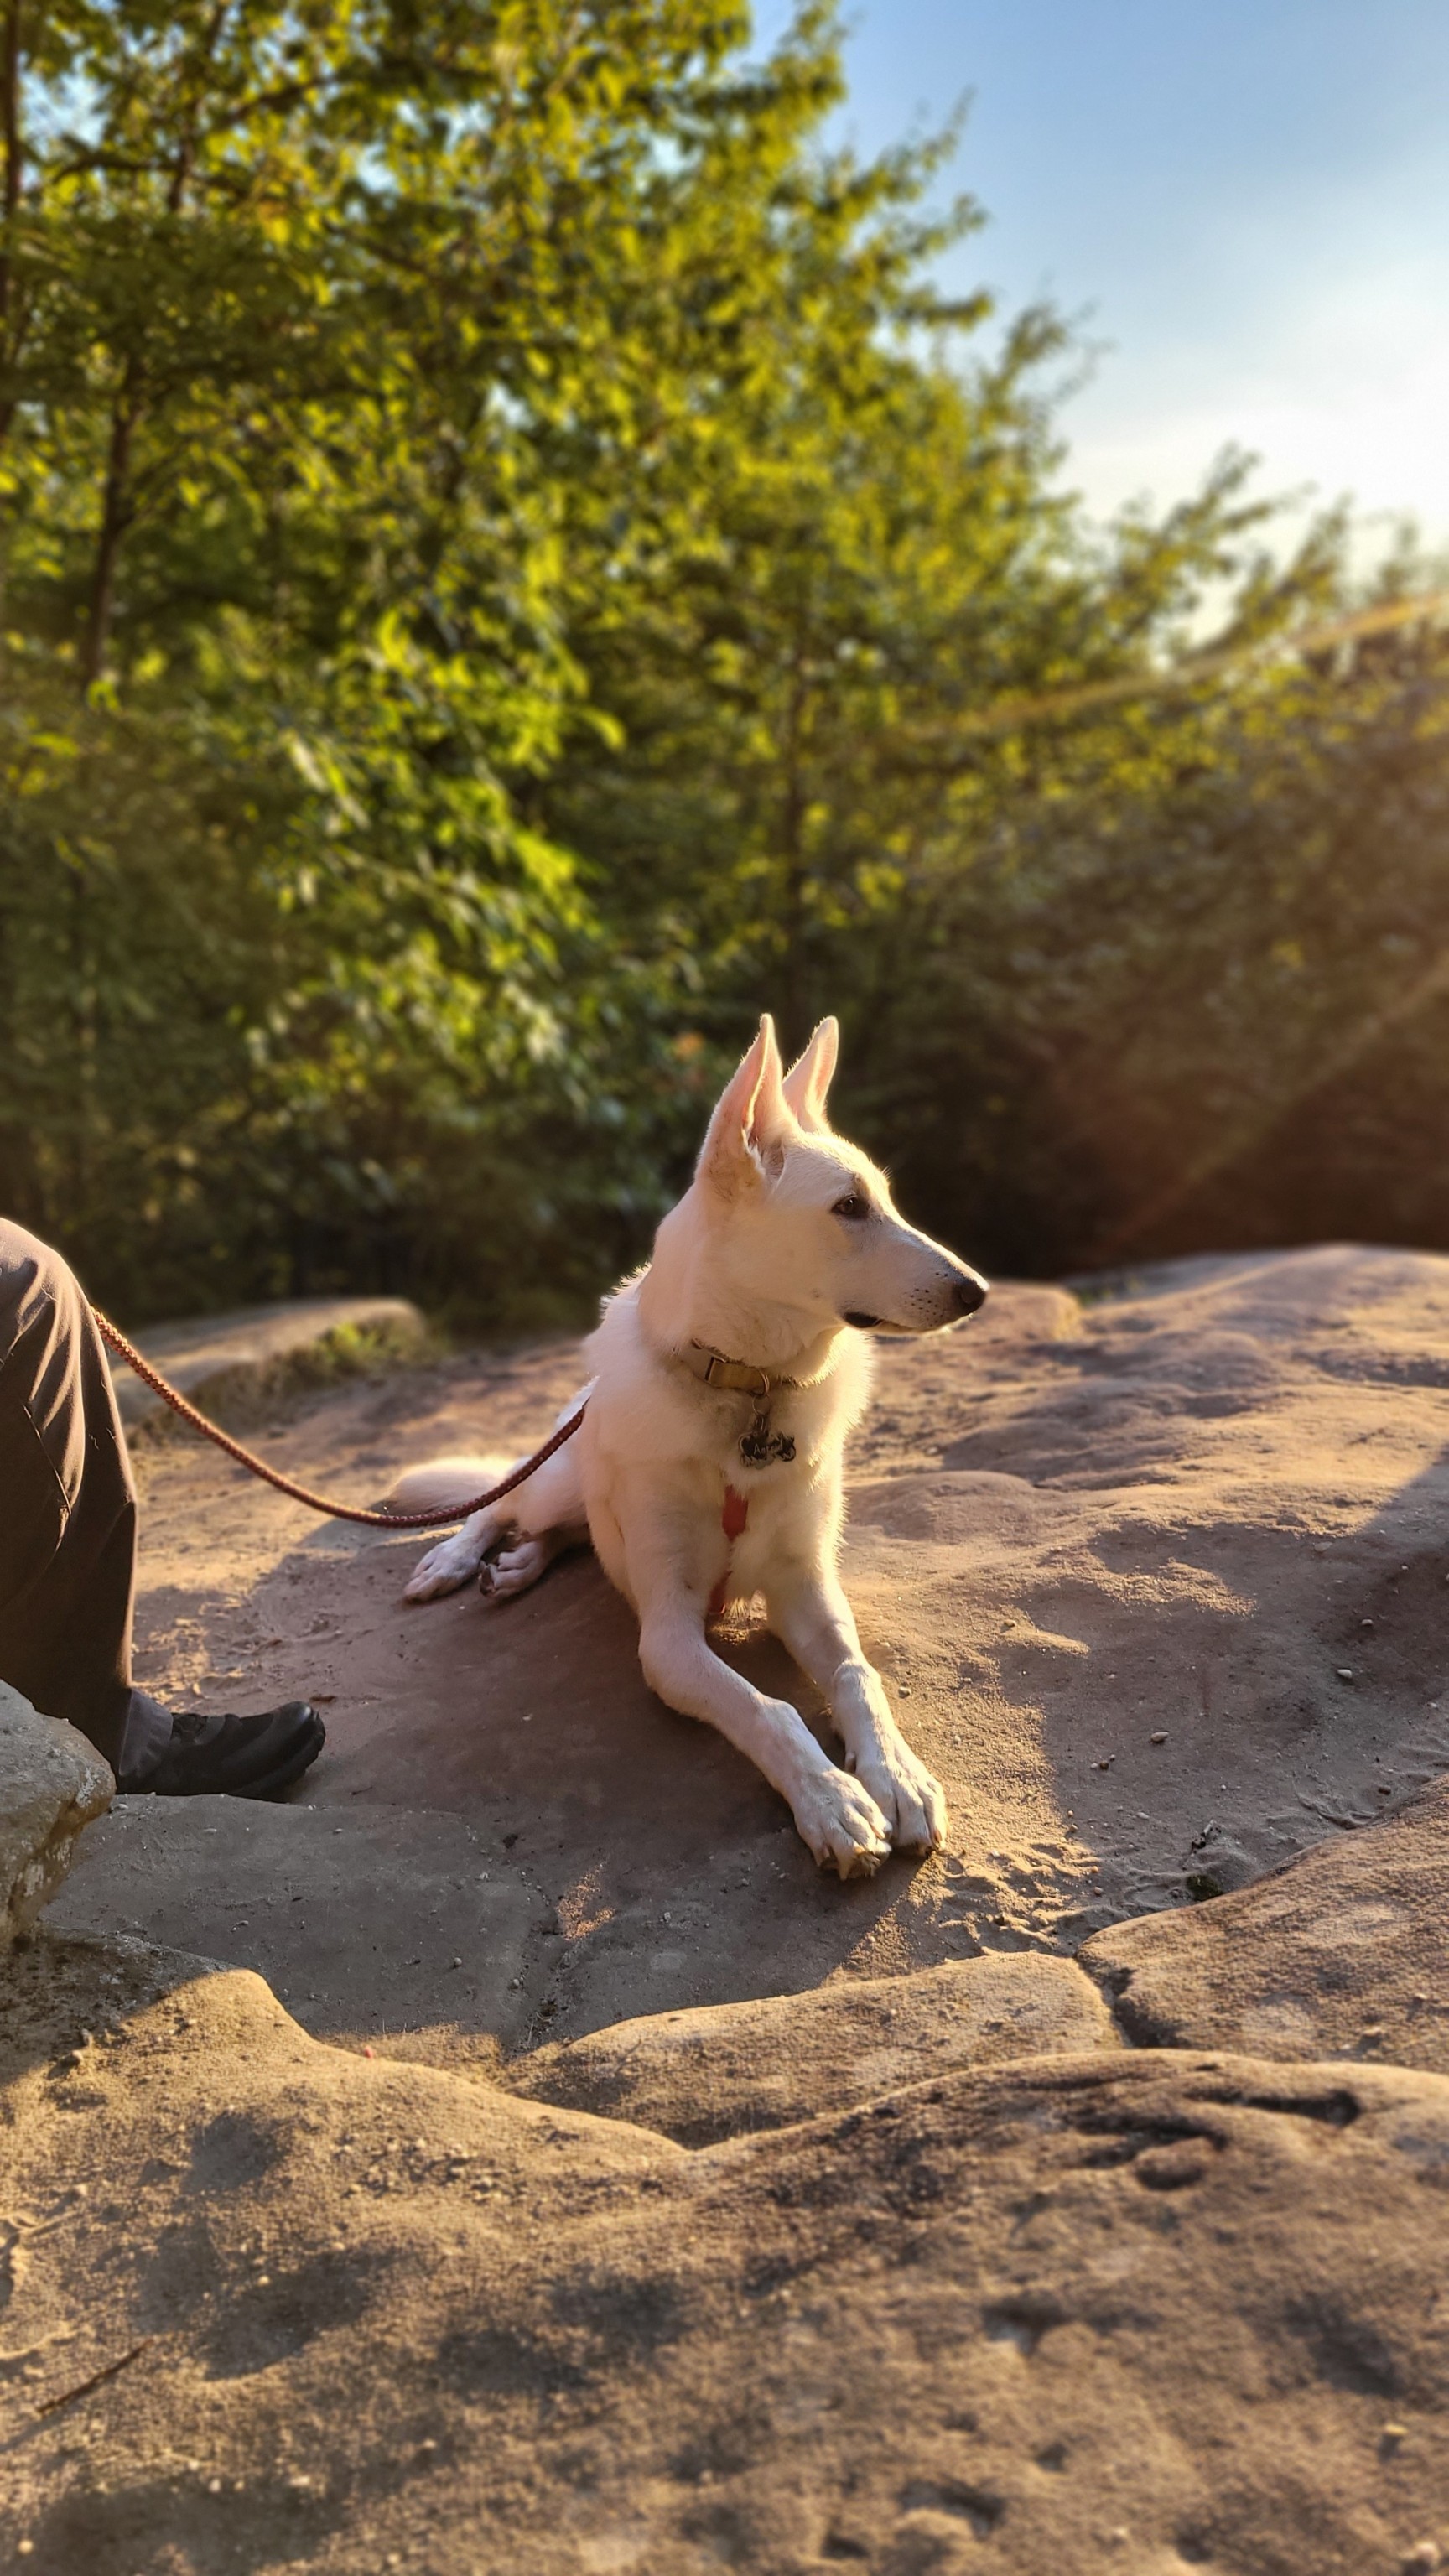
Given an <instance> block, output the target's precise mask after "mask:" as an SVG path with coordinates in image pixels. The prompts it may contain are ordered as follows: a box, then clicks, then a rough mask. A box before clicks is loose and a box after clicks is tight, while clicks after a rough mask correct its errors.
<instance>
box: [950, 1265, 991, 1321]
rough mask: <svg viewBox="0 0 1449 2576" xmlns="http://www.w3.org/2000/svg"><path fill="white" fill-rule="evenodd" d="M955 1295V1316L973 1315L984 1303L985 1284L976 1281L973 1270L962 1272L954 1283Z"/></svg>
mask: <svg viewBox="0 0 1449 2576" xmlns="http://www.w3.org/2000/svg"><path fill="white" fill-rule="evenodd" d="M955 1294H956V1312H957V1314H958V1315H974V1314H975V1313H976V1311H977V1309H978V1307H981V1306H984V1305H985V1303H986V1282H985V1280H984V1279H978V1278H977V1276H976V1273H975V1271H974V1270H963V1271H962V1273H961V1276H960V1278H959V1279H958V1280H957V1282H956V1291H955Z"/></svg>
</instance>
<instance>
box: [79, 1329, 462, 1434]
mask: <svg viewBox="0 0 1449 2576" xmlns="http://www.w3.org/2000/svg"><path fill="white" fill-rule="evenodd" d="M130 1338H131V1340H132V1341H133V1342H134V1343H135V1345H136V1348H137V1350H138V1351H139V1352H140V1353H141V1355H142V1357H143V1358H144V1359H148V1360H150V1361H151V1362H152V1363H153V1364H154V1366H155V1367H156V1368H158V1369H159V1370H160V1371H161V1374H162V1375H163V1377H168V1378H169V1379H170V1380H171V1383H172V1385H173V1386H174V1387H177V1388H179V1389H180V1392H181V1393H182V1394H183V1395H189V1396H190V1398H191V1401H192V1403H193V1404H200V1405H202V1406H203V1407H205V1406H207V1405H213V1406H214V1405H217V1404H223V1405H227V1404H230V1405H233V1406H234V1405H236V1404H238V1403H240V1404H241V1405H242V1406H243V1408H246V1407H247V1405H248V1404H249V1403H254V1402H256V1401H259V1400H260V1399H261V1398H262V1397H263V1396H264V1395H266V1394H267V1393H268V1392H269V1391H270V1390H271V1389H272V1388H274V1387H276V1386H278V1385H279V1384H282V1383H285V1382H286V1380H287V1379H288V1378H289V1377H292V1378H296V1377H298V1376H305V1374H306V1368H305V1363H306V1362H307V1361H308V1360H309V1359H310V1360H312V1361H314V1362H315V1361H317V1360H318V1359H320V1358H322V1357H323V1356H324V1355H325V1354H326V1352H327V1350H328V1347H329V1345H330V1346H331V1349H332V1354H333V1356H334V1357H335V1358H336V1359H337V1360H339V1361H340V1360H341V1359H342V1358H343V1357H344V1356H345V1353H346V1350H347V1347H348V1345H349V1344H353V1345H357V1344H369V1343H370V1344H373V1345H379V1346H383V1347H386V1348H388V1349H390V1350H392V1351H394V1352H395V1353H397V1354H399V1355H401V1354H403V1353H405V1352H407V1351H409V1350H412V1349H414V1348H417V1347H420V1346H421V1344H422V1343H423V1341H424V1339H425V1333H424V1326H423V1319H422V1316H421V1315H420V1314H419V1312H418V1310H417V1308H416V1306H414V1305H413V1304H411V1302H410V1301H409V1300H408V1299H407V1298H406V1297H298V1298H294V1299H292V1300H291V1301H290V1302H289V1303H285V1304H281V1305H273V1306H239V1307H237V1308H236V1309H235V1310H234V1312H233V1313H231V1314H229V1315H206V1316H203V1317H202V1318H201V1319H200V1321H199V1322H192V1323H183V1324H151V1325H147V1326H145V1327H144V1328H143V1329H142V1330H141V1331H139V1332H136V1333H132V1334H131V1336H130ZM108 1356H109V1357H110V1363H111V1379H112V1383H113V1384H114V1386H115V1390H116V1402H117V1405H118V1406H119V1408H120V1415H121V1420H122V1421H123V1422H124V1424H125V1426H126V1428H127V1430H128V1431H134V1430H135V1429H136V1428H137V1427H138V1426H139V1425H140V1424H141V1423H143V1422H157V1421H161V1420H163V1419H164V1418H165V1415H166V1406H165V1405H164V1404H163V1402H162V1400H161V1398H160V1396H159V1395H156V1394H153V1392H152V1390H151V1388H150V1387H149V1386H147V1385H146V1384H145V1382H144V1381H143V1380H142V1379H141V1378H138V1377H137V1376H136V1374H135V1372H134V1370H133V1369H131V1368H129V1367H128V1366H127V1364H126V1362H125V1361H124V1360H121V1359H117V1358H116V1356H115V1355H114V1353H111V1354H109V1355H108Z"/></svg>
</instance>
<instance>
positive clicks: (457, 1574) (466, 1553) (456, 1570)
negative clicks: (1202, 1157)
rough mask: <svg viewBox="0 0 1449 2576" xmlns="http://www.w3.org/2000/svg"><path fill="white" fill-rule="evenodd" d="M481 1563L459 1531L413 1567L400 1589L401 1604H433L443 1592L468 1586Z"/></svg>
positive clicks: (470, 1544) (474, 1549)
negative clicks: (415, 1602) (401, 1594)
mask: <svg viewBox="0 0 1449 2576" xmlns="http://www.w3.org/2000/svg"><path fill="white" fill-rule="evenodd" d="M482 1562H483V1559H482V1557H481V1556H480V1554H479V1552H478V1549H477V1548H476V1547H475V1546H474V1544H473V1542H472V1540H471V1539H470V1538H467V1537H465V1535H464V1533H463V1531H462V1530H457V1531H455V1532H454V1534H453V1536H452V1537H451V1538H445V1539H441V1540H440V1541H439V1543H438V1545H437V1546H436V1547H430V1548H429V1550H428V1552H427V1555H426V1556H425V1557H423V1558H421V1559H420V1560H419V1562H418V1564H416V1565H415V1566H414V1567H413V1570H412V1573H411V1575H410V1576H409V1577H408V1581H407V1583H406V1585H405V1586H404V1589H403V1599H404V1601H436V1600H437V1598H438V1596H439V1594H440V1593H443V1592H456V1591H457V1589H458V1586H459V1585H460V1584H461V1583H471V1582H472V1580H473V1577H474V1575H475V1574H476V1573H477V1571H478V1568H479V1566H480V1565H481V1564H482Z"/></svg>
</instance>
